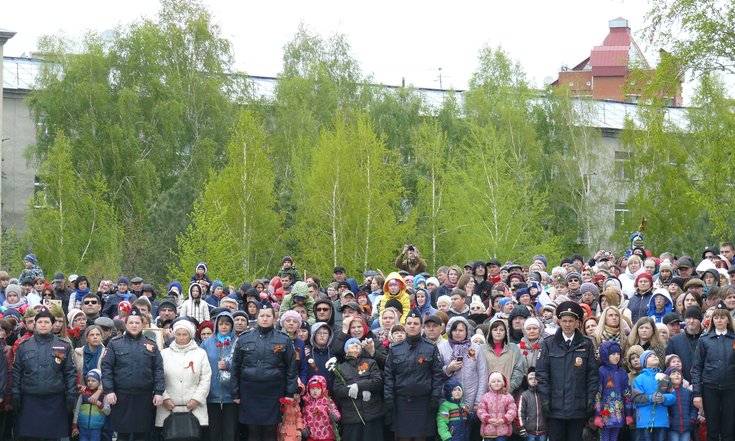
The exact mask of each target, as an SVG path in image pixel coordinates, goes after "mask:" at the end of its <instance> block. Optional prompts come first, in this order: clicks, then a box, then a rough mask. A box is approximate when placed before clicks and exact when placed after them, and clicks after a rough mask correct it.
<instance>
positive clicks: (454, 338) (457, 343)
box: [437, 316, 487, 412]
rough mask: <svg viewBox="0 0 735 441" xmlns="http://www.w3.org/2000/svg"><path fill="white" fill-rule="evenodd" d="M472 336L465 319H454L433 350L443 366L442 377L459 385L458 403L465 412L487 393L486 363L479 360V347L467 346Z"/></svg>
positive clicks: (470, 344)
mask: <svg viewBox="0 0 735 441" xmlns="http://www.w3.org/2000/svg"><path fill="white" fill-rule="evenodd" d="M472 332H474V330H473V329H472V327H471V326H470V324H469V322H468V321H467V319H465V318H464V317H462V316H455V317H452V318H451V319H449V322H447V337H448V338H447V339H446V340H444V339H440V340H439V343H438V344H437V347H438V348H439V354H441V357H442V362H443V363H444V375H446V377H447V378H454V379H455V380H457V381H459V383H460V384H461V385H462V391H463V394H462V400H463V401H464V404H465V406H467V408H468V409H469V412H474V408H475V407H476V406H477V405H478V404H480V399H481V398H482V395H483V394H484V393H485V391H486V390H487V381H485V378H486V377H487V363H486V362H485V360H483V359H482V358H480V347H479V346H478V345H476V344H474V343H472V342H470V337H471V333H472Z"/></svg>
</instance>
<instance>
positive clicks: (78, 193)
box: [27, 134, 122, 277]
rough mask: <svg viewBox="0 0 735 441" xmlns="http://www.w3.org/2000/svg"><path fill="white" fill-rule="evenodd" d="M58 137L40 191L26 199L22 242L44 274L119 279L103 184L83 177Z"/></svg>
mask: <svg viewBox="0 0 735 441" xmlns="http://www.w3.org/2000/svg"><path fill="white" fill-rule="evenodd" d="M72 151H73V148H72V146H71V143H70V141H69V139H67V138H66V136H64V135H63V134H59V135H58V136H57V137H55V141H54V144H53V145H52V146H51V149H50V151H49V161H47V162H45V163H44V165H43V167H42V168H41V173H40V178H41V182H43V183H44V187H43V189H42V190H41V191H39V192H38V193H37V194H36V195H35V196H34V198H33V199H32V200H31V203H30V206H29V216H28V231H27V240H28V242H29V245H30V247H31V249H32V250H33V251H34V252H35V253H36V255H37V256H38V258H39V262H41V264H42V265H43V267H44V268H45V269H46V271H48V272H49V273H52V272H54V271H57V270H63V271H65V272H70V273H77V274H79V273H85V274H88V275H90V270H93V269H94V272H96V273H98V275H101V274H105V275H107V276H109V277H112V275H113V274H119V271H120V263H121V251H122V234H121V229H120V227H119V225H118V222H117V217H116V213H115V210H114V209H113V207H112V205H111V203H110V201H109V200H108V199H107V197H106V194H107V188H106V187H105V181H104V180H103V179H101V178H100V177H99V176H91V177H90V176H83V175H82V174H80V173H79V170H78V169H77V168H76V167H75V162H74V161H73V160H72Z"/></svg>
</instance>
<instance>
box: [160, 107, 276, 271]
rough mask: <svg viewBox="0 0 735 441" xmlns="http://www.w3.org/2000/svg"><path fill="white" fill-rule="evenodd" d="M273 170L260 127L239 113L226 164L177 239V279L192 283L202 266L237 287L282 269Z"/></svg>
mask: <svg viewBox="0 0 735 441" xmlns="http://www.w3.org/2000/svg"><path fill="white" fill-rule="evenodd" d="M273 169H274V164H273V163H271V161H270V159H269V157H268V152H267V144H266V140H265V135H264V134H263V131H262V128H261V125H260V121H259V120H257V119H256V118H255V117H254V116H253V114H252V113H251V112H249V111H247V110H242V111H240V113H239V120H238V123H237V125H236V126H235V128H234V130H233V134H232V138H231V140H230V142H229V143H228V145H227V162H226V164H225V166H224V167H223V168H222V169H221V170H214V169H213V170H212V171H211V173H210V176H209V179H208V181H207V183H206V185H205V187H204V191H203V192H202V196H201V198H200V199H199V200H198V201H197V203H196V204H195V208H194V213H193V216H192V222H191V224H189V226H188V227H187V230H186V232H185V233H184V234H183V235H181V236H180V237H179V239H178V252H177V254H176V261H175V262H176V263H175V264H174V265H173V266H172V267H171V268H170V274H171V276H172V277H173V278H174V279H177V280H188V278H189V277H191V275H192V274H193V273H194V269H195V267H196V263H197V262H199V261H205V262H207V266H208V269H209V271H210V273H211V274H215V275H216V277H218V278H221V279H223V281H226V282H228V283H233V284H238V283H241V282H242V280H251V279H252V278H253V277H256V276H260V275H262V274H272V273H273V272H274V271H276V270H277V269H278V268H277V266H276V265H277V264H280V260H279V259H280V253H282V252H283V250H282V248H281V247H280V246H279V243H280V242H281V239H282V231H283V230H282V229H281V222H280V216H279V215H278V214H277V212H276V208H277V207H276V203H277V202H276V195H275V176H274V174H273Z"/></svg>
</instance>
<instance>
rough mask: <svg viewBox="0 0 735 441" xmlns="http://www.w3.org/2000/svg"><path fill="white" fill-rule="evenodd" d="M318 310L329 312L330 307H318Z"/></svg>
mask: <svg viewBox="0 0 735 441" xmlns="http://www.w3.org/2000/svg"><path fill="white" fill-rule="evenodd" d="M316 310H317V311H319V312H327V311H329V308H316Z"/></svg>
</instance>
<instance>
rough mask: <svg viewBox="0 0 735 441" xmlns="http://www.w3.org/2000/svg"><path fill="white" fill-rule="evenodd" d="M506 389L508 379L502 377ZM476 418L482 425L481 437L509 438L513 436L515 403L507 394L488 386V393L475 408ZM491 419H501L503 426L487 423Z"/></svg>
mask: <svg viewBox="0 0 735 441" xmlns="http://www.w3.org/2000/svg"><path fill="white" fill-rule="evenodd" d="M503 380H504V381H505V386H506V388H507V387H508V379H507V378H505V376H503ZM477 417H478V418H479V419H480V422H481V423H482V427H481V429H480V434H481V435H482V436H511V435H512V434H513V426H512V424H513V420H514V419H515V417H516V403H515V400H514V399H513V396H512V395H511V394H509V393H501V392H495V391H494V390H492V389H490V386H488V391H487V392H486V393H485V395H483V396H482V400H480V404H479V406H478V407H477ZM491 418H502V419H503V422H504V424H501V425H499V426H494V425H492V424H489V423H488V422H487V421H488V420H489V419H491Z"/></svg>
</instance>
